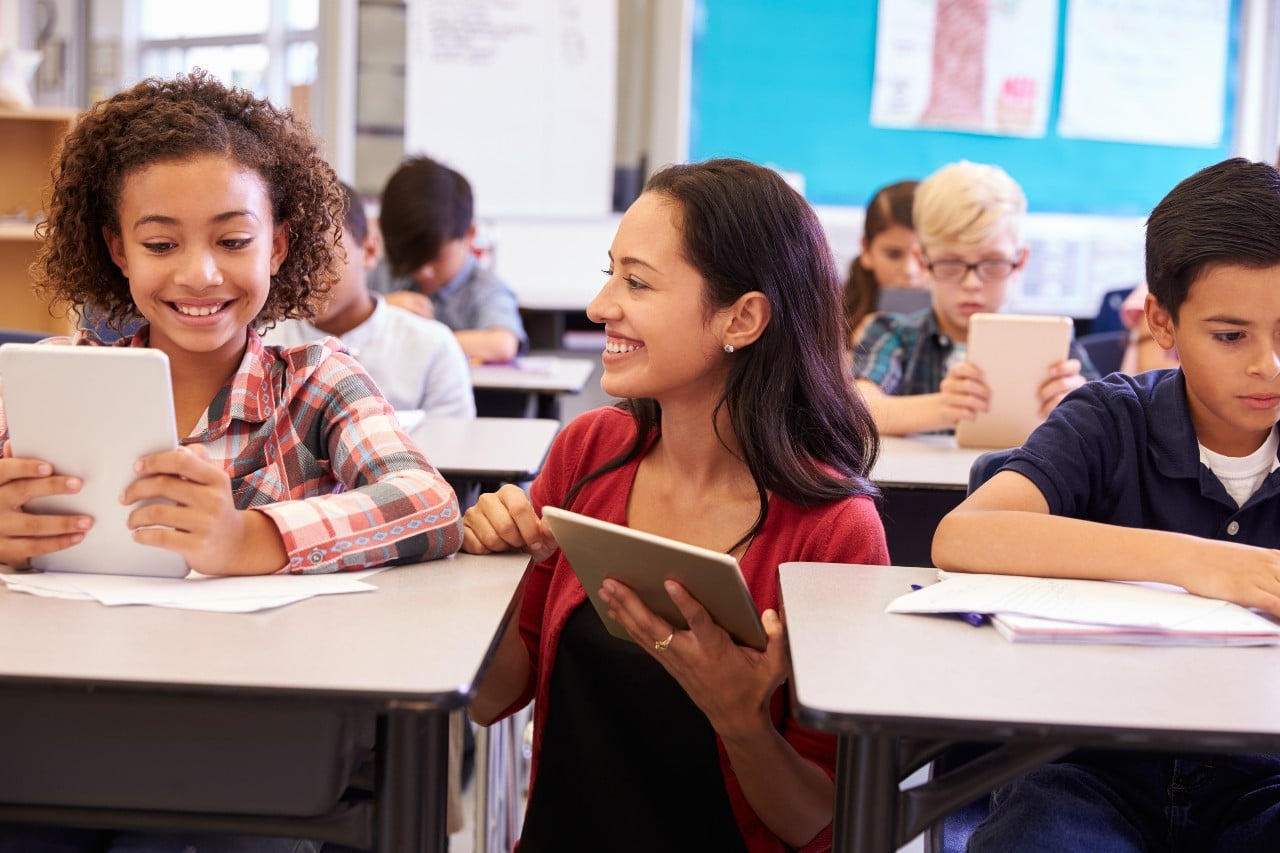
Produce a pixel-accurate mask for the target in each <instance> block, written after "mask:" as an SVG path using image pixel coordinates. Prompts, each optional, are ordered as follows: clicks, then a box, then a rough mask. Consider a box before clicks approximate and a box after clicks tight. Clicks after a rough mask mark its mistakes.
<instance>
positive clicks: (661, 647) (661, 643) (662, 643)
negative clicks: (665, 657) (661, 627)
mask: <svg viewBox="0 0 1280 853" xmlns="http://www.w3.org/2000/svg"><path fill="white" fill-rule="evenodd" d="M675 636H676V632H675V631H672V632H671V633H670V634H668V635H667V638H666V639H665V640H655V641H654V643H653V647H654V648H655V649H657V650H658V651H660V652H665V651H666V650H667V646H669V645H671V641H672V640H673V639H674V638H675Z"/></svg>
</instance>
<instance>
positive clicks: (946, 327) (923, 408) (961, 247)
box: [853, 160, 1095, 435]
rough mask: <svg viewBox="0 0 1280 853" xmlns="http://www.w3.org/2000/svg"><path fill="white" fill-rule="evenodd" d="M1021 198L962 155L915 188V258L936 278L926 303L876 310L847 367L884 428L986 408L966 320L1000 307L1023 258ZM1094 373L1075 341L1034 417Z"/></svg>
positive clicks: (917, 427)
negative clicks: (913, 308) (970, 357)
mask: <svg viewBox="0 0 1280 853" xmlns="http://www.w3.org/2000/svg"><path fill="white" fill-rule="evenodd" d="M1026 212H1027V200H1026V196H1025V195H1024V194H1023V192H1022V188H1021V187H1020V186H1018V184H1017V182H1016V181H1014V180H1013V178H1011V177H1009V175H1008V174H1007V173H1006V172H1005V171H1004V170H1003V169H1001V168H999V167H998V166H989V165H985V164H981V163H970V162H968V161H964V160H962V161H960V162H958V163H952V164H950V165H948V166H943V167H942V168H941V169H939V170H938V171H936V172H934V173H933V174H932V175H930V176H929V177H928V178H926V179H925V180H924V181H923V182H921V184H920V186H919V187H918V188H917V189H916V194H915V202H914V205H913V208H912V218H913V219H914V222H915V228H916V235H917V236H918V237H919V240H920V257H919V260H920V263H921V264H922V265H923V266H924V267H925V268H926V269H928V270H929V271H930V273H931V275H932V277H933V300H932V304H931V305H930V307H929V308H926V309H924V310H922V311H917V312H915V313H912V314H892V313H890V314H881V315H879V316H877V317H875V318H874V319H873V320H871V322H870V323H869V324H868V325H867V328H866V331H865V332H863V335H862V338H861V340H860V341H859V343H858V347H857V349H856V351H855V352H854V358H853V372H854V376H855V377H857V383H858V389H859V390H860V391H862V394H863V396H864V397H866V400H867V404H868V405H869V406H870V407H871V414H872V416H873V417H874V418H875V421H876V426H877V428H878V429H879V430H880V432H881V433H882V434H885V435H907V434H909V433H915V432H932V431H938V430H951V429H954V428H955V425H956V424H957V423H958V422H960V421H962V420H973V419H974V417H976V416H977V414H978V413H979V412H982V411H986V409H987V407H988V401H989V400H990V398H991V393H992V392H991V389H990V388H989V387H988V386H987V384H986V382H985V381H984V380H983V376H982V371H981V370H980V369H979V368H978V367H977V366H976V365H975V364H973V363H972V362H969V361H967V360H966V359H965V353H966V345H967V343H968V339H969V318H970V317H972V316H973V315H974V314H976V313H978V312H980V311H986V312H996V311H999V310H1000V309H1001V306H1003V305H1004V301H1005V296H1006V294H1007V293H1008V289H1009V287H1010V286H1011V285H1013V284H1016V283H1017V280H1018V276H1019V275H1020V274H1021V272H1022V268H1023V266H1024V265H1025V264H1026V262H1027V246H1026V243H1025V241H1024V240H1023V238H1022V223H1023V219H1024V218H1025V216H1026ZM1094 376H1095V371H1094V369H1093V366H1092V365H1091V364H1090V363H1089V360H1088V358H1087V357H1086V356H1085V355H1084V353H1083V352H1082V351H1081V350H1080V349H1079V347H1078V346H1077V344H1076V343H1075V342H1074V341H1073V342H1072V344H1071V352H1070V354H1069V357H1068V358H1066V359H1064V360H1062V361H1060V362H1058V363H1057V364H1055V365H1053V366H1052V367H1051V368H1050V369H1049V371H1048V373H1047V374H1046V375H1045V377H1044V381H1043V382H1042V383H1041V385H1040V408H1041V416H1044V415H1047V414H1048V413H1049V412H1050V411H1051V410H1052V409H1053V407H1054V406H1056V405H1057V404H1058V401H1059V400H1061V399H1062V398H1063V396H1065V395H1066V394H1067V392H1068V391H1071V390H1072V389H1073V388H1077V387H1079V386H1080V385H1082V384H1083V383H1084V381H1085V379H1092V378H1094Z"/></svg>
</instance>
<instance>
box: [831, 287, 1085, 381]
mask: <svg viewBox="0 0 1280 853" xmlns="http://www.w3.org/2000/svg"><path fill="white" fill-rule="evenodd" d="M956 346H957V344H956V342H955V341H953V340H952V339H951V337H950V336H949V335H946V334H944V333H943V332H942V330H941V329H939V328H938V321H937V319H936V318H935V317H934V315H933V308H924V309H922V310H920V311H915V312H912V313H910V314H894V313H884V314H877V315H876V316H875V318H874V319H872V321H871V322H870V323H868V324H867V328H866V331H865V332H863V334H862V339H861V340H860V341H859V342H858V347H857V349H855V350H854V353H853V375H854V376H855V377H857V378H858V379H868V380H870V381H872V382H874V383H876V384H877V385H879V386H880V387H881V388H882V389H883V390H884V392H885V393H886V394H892V395H894V396H908V395H915V394H933V393H934V392H936V391H937V390H938V387H939V386H940V385H942V380H943V379H944V378H946V375H947V359H948V357H950V355H951V353H952V351H953V350H954V349H955V348H956ZM1069 357H1070V358H1077V359H1079V360H1080V375H1081V376H1083V377H1084V378H1085V379H1095V378H1097V376H1098V371H1097V370H1096V369H1095V368H1094V366H1093V362H1091V361H1089V356H1087V355H1086V354H1085V352H1084V350H1083V349H1082V348H1081V347H1080V345H1079V343H1078V342H1076V341H1074V340H1073V341H1072V342H1071V348H1070V351H1069Z"/></svg>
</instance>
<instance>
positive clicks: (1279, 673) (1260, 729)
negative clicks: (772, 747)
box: [779, 563, 1280, 853]
mask: <svg viewBox="0 0 1280 853" xmlns="http://www.w3.org/2000/svg"><path fill="white" fill-rule="evenodd" d="M779 571H780V575H781V595H782V601H783V606H784V607H785V609H786V616H787V626H788V628H787V630H788V634H789V642H790V648H791V660H792V671H793V689H794V691H795V700H796V715H797V717H798V718H799V719H800V720H801V721H802V722H804V723H806V724H808V725H811V726H813V727H815V728H819V729H823V730H825V731H829V732H834V733H835V734H836V735H838V737H839V753H838V758H837V769H836V789H837V790H836V805H835V827H834V830H835V847H834V849H836V850H854V851H859V853H862V851H887V850H894V849H897V848H898V847H900V846H901V845H902V844H903V843H905V842H906V841H907V840H909V839H911V838H913V837H915V836H916V835H918V834H919V833H920V832H921V831H923V829H924V828H925V827H927V826H928V825H929V824H931V823H932V822H933V821H934V820H935V819H936V818H938V817H940V816H941V815H942V814H945V813H946V812H948V811H950V810H951V809H952V808H954V807H956V806H959V805H963V804H964V803H966V802H969V801H970V800H973V799H975V798H976V797H977V796H978V795H980V794H982V793H984V792H986V791H989V790H990V789H991V788H992V787H994V786H996V785H999V784H1001V783H1003V782H1004V781H1007V780H1008V779H1011V778H1013V777H1015V776H1017V775H1019V774H1020V773H1022V772H1023V771H1025V770H1026V769H1027V768H1029V767H1032V766H1034V765H1036V764H1040V763H1042V762H1044V761H1049V760H1053V759H1054V758H1056V757H1058V756H1060V755H1063V754H1065V753H1066V752H1069V751H1070V750H1071V749H1073V748H1075V747H1081V746H1083V747H1103V748H1106V747H1112V748H1120V749H1177V750H1185V751H1193V750H1212V751H1220V752H1230V751H1262V752H1268V751H1269V752H1276V751H1280V715H1277V714H1276V708H1278V707H1280V648H1277V647H1263V648H1196V647H1189V646H1184V647H1176V648H1175V647H1165V648H1152V647H1141V646H1087V645H1050V644H1045V645H1039V644H1021V643H1011V642H1009V641H1007V640H1005V639H1004V638H1002V637H1001V636H1000V635H999V634H997V633H996V631H995V629H993V628H991V627H990V626H987V627H983V628H973V627H971V626H969V625H968V624H966V623H964V622H963V621H960V620H953V619H938V618H930V617H923V616H906V615H901V614H889V613H885V612H884V609H885V606H886V605H887V604H888V603H889V601H891V600H892V599H894V598H896V597H898V596H899V595H902V594H903V593H904V592H906V591H907V590H908V589H909V588H910V585H911V584H912V583H918V584H928V583H930V582H932V581H933V580H934V578H935V573H934V571H933V570H931V569H921V568H899V567H883V566H847V565H842V564H832V563H785V564H783V565H782V566H781V567H780V570H779ZM961 741H992V742H999V743H1001V744H1002V746H1001V747H1000V748H999V749H997V750H996V751H995V752H994V753H991V754H990V756H989V757H984V758H983V759H979V761H977V762H975V763H974V764H972V765H970V766H967V767H961V768H958V769H957V771H956V773H955V774H953V775H948V776H946V777H943V778H942V779H940V780H936V781H933V782H930V783H928V784H926V785H922V786H920V787H917V788H913V789H911V790H909V791H903V792H899V791H898V782H899V780H900V779H901V778H905V776H906V775H907V774H908V773H909V772H910V771H911V770H913V769H916V768H918V767H920V766H923V764H924V763H925V762H927V761H928V760H929V759H930V758H931V757H932V756H933V755H936V754H937V753H938V752H940V751H941V750H942V749H944V748H946V747H947V746H949V745H950V744H951V743H954V742H961Z"/></svg>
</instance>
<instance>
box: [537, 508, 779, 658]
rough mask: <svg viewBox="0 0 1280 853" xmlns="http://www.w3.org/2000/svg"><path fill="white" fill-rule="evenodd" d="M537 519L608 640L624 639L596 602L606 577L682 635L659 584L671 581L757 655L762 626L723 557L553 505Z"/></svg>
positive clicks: (737, 572)
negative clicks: (542, 522)
mask: <svg viewBox="0 0 1280 853" xmlns="http://www.w3.org/2000/svg"><path fill="white" fill-rule="evenodd" d="M542 517H543V519H544V520H545V521H546V522H547V524H548V525H549V526H550V527H551V532H552V533H554V534H555V537H556V541H557V542H559V543H560V548H561V550H563V551H564V555H565V557H566V558H567V559H568V561H569V565H570V566H571V567H572V568H573V571H574V573H575V574H577V576H578V580H580V581H581V582H582V586H583V588H584V589H586V591H587V596H588V597H589V598H590V599H591V604H592V605H593V606H594V607H595V609H596V613H598V614H599V615H600V618H601V619H602V620H603V621H604V624H605V627H606V628H608V629H609V633H611V634H613V635H614V636H615V637H620V638H622V639H624V640H630V639H631V637H630V636H629V635H628V634H627V632H626V631H624V630H623V629H622V626H620V625H619V624H618V623H617V622H614V621H613V620H612V619H610V618H609V605H607V604H605V603H604V602H602V601H601V600H600V598H599V591H600V585H601V584H602V583H603V582H604V579H605V578H613V579H615V580H617V581H620V582H621V583H624V584H626V585H627V586H628V587H630V588H631V589H632V590H634V591H635V593H636V595H638V596H640V599H641V600H642V601H644V603H645V605H646V606H648V608H649V609H650V610H652V611H653V612H654V613H656V614H658V615H659V616H661V617H662V618H663V619H665V620H667V621H668V622H670V623H671V624H672V625H673V626H674V627H675V628H676V629H677V630H684V629H686V628H688V627H689V626H688V624H687V623H686V622H685V621H684V617H683V616H682V615H680V611H679V610H678V609H677V608H676V605H675V603H674V602H673V601H672V600H671V596H669V595H667V590H666V588H665V587H664V586H663V583H664V582H665V581H666V580H667V579H668V578H670V579H671V580H674V581H676V582H678V583H679V584H680V585H681V586H683V587H684V588H685V589H687V590H689V594H690V595H692V596H693V597H694V598H696V599H697V600H698V603H700V604H701V605H702V606H703V607H704V608H706V610H707V612H708V613H709V614H710V615H711V618H712V619H714V620H715V621H716V624H718V625H720V627H722V628H724V629H725V631H727V632H728V633H729V636H731V637H733V639H734V640H735V641H736V642H738V643H739V644H741V645H744V646H751V647H752V648H753V649H760V650H763V649H764V647H765V644H766V638H765V634H764V626H763V625H761V623H760V615H759V614H758V613H757V612H756V604H755V602H754V601H753V600H752V598H751V593H750V592H748V591H747V584H746V581H744V580H743V578H742V570H741V569H740V568H738V561H737V560H735V559H734V558H733V557H731V556H730V555H728V554H722V553H720V552H719V551H712V550H710V549H707V548H699V547H698V546H696V545H686V544H685V543H683V542H677V541H676V540H674V539H667V538H666V537H664V536H655V535H654V534H652V533H645V532H644V531H641V530H632V529H631V528H630V527H624V526H623V525H621V524H612V523H610V522H608V521H600V520H599V519H595V518H591V517H590V516H586V515H582V514H580V513H576V512H569V511H568V510H563V509H560V508H559V507H554V506H548V507H543V508H542ZM654 639H655V640H657V639H662V638H661V637H655V638H654Z"/></svg>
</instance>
